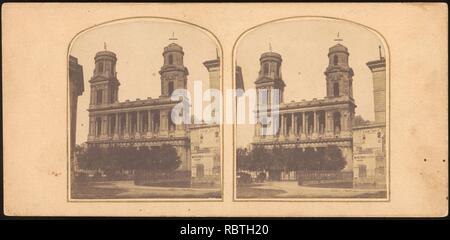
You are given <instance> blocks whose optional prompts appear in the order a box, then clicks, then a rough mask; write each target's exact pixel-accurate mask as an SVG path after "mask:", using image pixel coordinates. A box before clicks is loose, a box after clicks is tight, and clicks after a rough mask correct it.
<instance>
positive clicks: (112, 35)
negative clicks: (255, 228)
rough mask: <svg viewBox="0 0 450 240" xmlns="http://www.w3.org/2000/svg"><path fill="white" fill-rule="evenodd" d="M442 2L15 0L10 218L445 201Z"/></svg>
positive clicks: (406, 206)
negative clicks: (36, 0) (52, 0)
mask: <svg viewBox="0 0 450 240" xmlns="http://www.w3.org/2000/svg"><path fill="white" fill-rule="evenodd" d="M447 25H448V15H447V5H445V4H436V3H435V4H432V3H429V4H425V3H423V4H414V3H403V4H400V3H397V4H394V3H392V4H390V3H389V4H388V3H383V4H381V3H378V4H376V3H365V4H351V3H346V4H331V3H326V4H325V3H322V4H318V3H316V4H305V3H282V4H275V3H267V4H261V3H253V4H239V3H232V4H224V3H211V4H193V3H190V4H181V3H176V4H175V3H174V4H126V3H117V4H111V3H110V4H75V3H72V4H62V3H61V4H45V3H41V4H26V3H9V4H4V5H3V8H2V29H3V31H2V49H3V51H2V52H3V109H4V114H3V117H4V118H3V119H4V124H3V130H4V136H3V137H4V161H3V163H4V165H3V169H4V179H3V184H4V185H3V186H4V209H5V214H6V215H8V216H216V217H218V216H222V217H230V216H253V217H256V216H258V217H259V216H274V217H326V216H340V217H349V216H358V217H372V216H378V217H396V216H407V217H419V216H423V217H441V216H446V215H447V214H448V212H447V211H448V210H447V209H448V148H447V147H448V146H447V145H448V134H447V132H448V124H447V123H448V121H447V120H448V119H447V112H448V106H447V101H448V100H447V99H448V95H447V94H448V93H447V87H448V85H447V84H448V82H447V81H448V68H447V63H448V59H447V54H448V45H447V43H448V39H447V28H448V26H447Z"/></svg>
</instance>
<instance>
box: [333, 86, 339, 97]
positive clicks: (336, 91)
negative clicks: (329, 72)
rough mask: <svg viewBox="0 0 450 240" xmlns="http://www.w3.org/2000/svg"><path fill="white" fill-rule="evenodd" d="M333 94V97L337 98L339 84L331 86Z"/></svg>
mask: <svg viewBox="0 0 450 240" xmlns="http://www.w3.org/2000/svg"><path fill="white" fill-rule="evenodd" d="M333 94H334V96H335V97H339V83H334V84H333Z"/></svg>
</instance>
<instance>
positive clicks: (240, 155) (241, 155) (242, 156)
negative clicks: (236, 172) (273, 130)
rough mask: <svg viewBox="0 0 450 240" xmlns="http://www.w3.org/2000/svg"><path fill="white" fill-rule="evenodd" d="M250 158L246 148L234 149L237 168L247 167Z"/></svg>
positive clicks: (249, 163) (249, 164) (248, 166)
mask: <svg viewBox="0 0 450 240" xmlns="http://www.w3.org/2000/svg"><path fill="white" fill-rule="evenodd" d="M250 166H251V159H250V156H249V152H248V150H247V148H238V149H236V167H237V169H249V168H250Z"/></svg>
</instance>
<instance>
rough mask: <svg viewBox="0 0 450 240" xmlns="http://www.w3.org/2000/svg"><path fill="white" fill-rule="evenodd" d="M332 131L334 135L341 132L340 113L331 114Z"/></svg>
mask: <svg viewBox="0 0 450 240" xmlns="http://www.w3.org/2000/svg"><path fill="white" fill-rule="evenodd" d="M333 130H334V133H335V134H339V133H340V132H341V113H340V112H335V113H334V114H333Z"/></svg>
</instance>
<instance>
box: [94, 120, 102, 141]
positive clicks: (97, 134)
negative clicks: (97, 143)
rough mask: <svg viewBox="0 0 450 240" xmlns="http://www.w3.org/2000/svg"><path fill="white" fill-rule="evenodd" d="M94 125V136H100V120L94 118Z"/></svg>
mask: <svg viewBox="0 0 450 240" xmlns="http://www.w3.org/2000/svg"><path fill="white" fill-rule="evenodd" d="M95 125H97V126H96V131H95V135H96V136H100V134H101V132H102V119H101V118H99V117H98V118H96V119H95Z"/></svg>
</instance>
